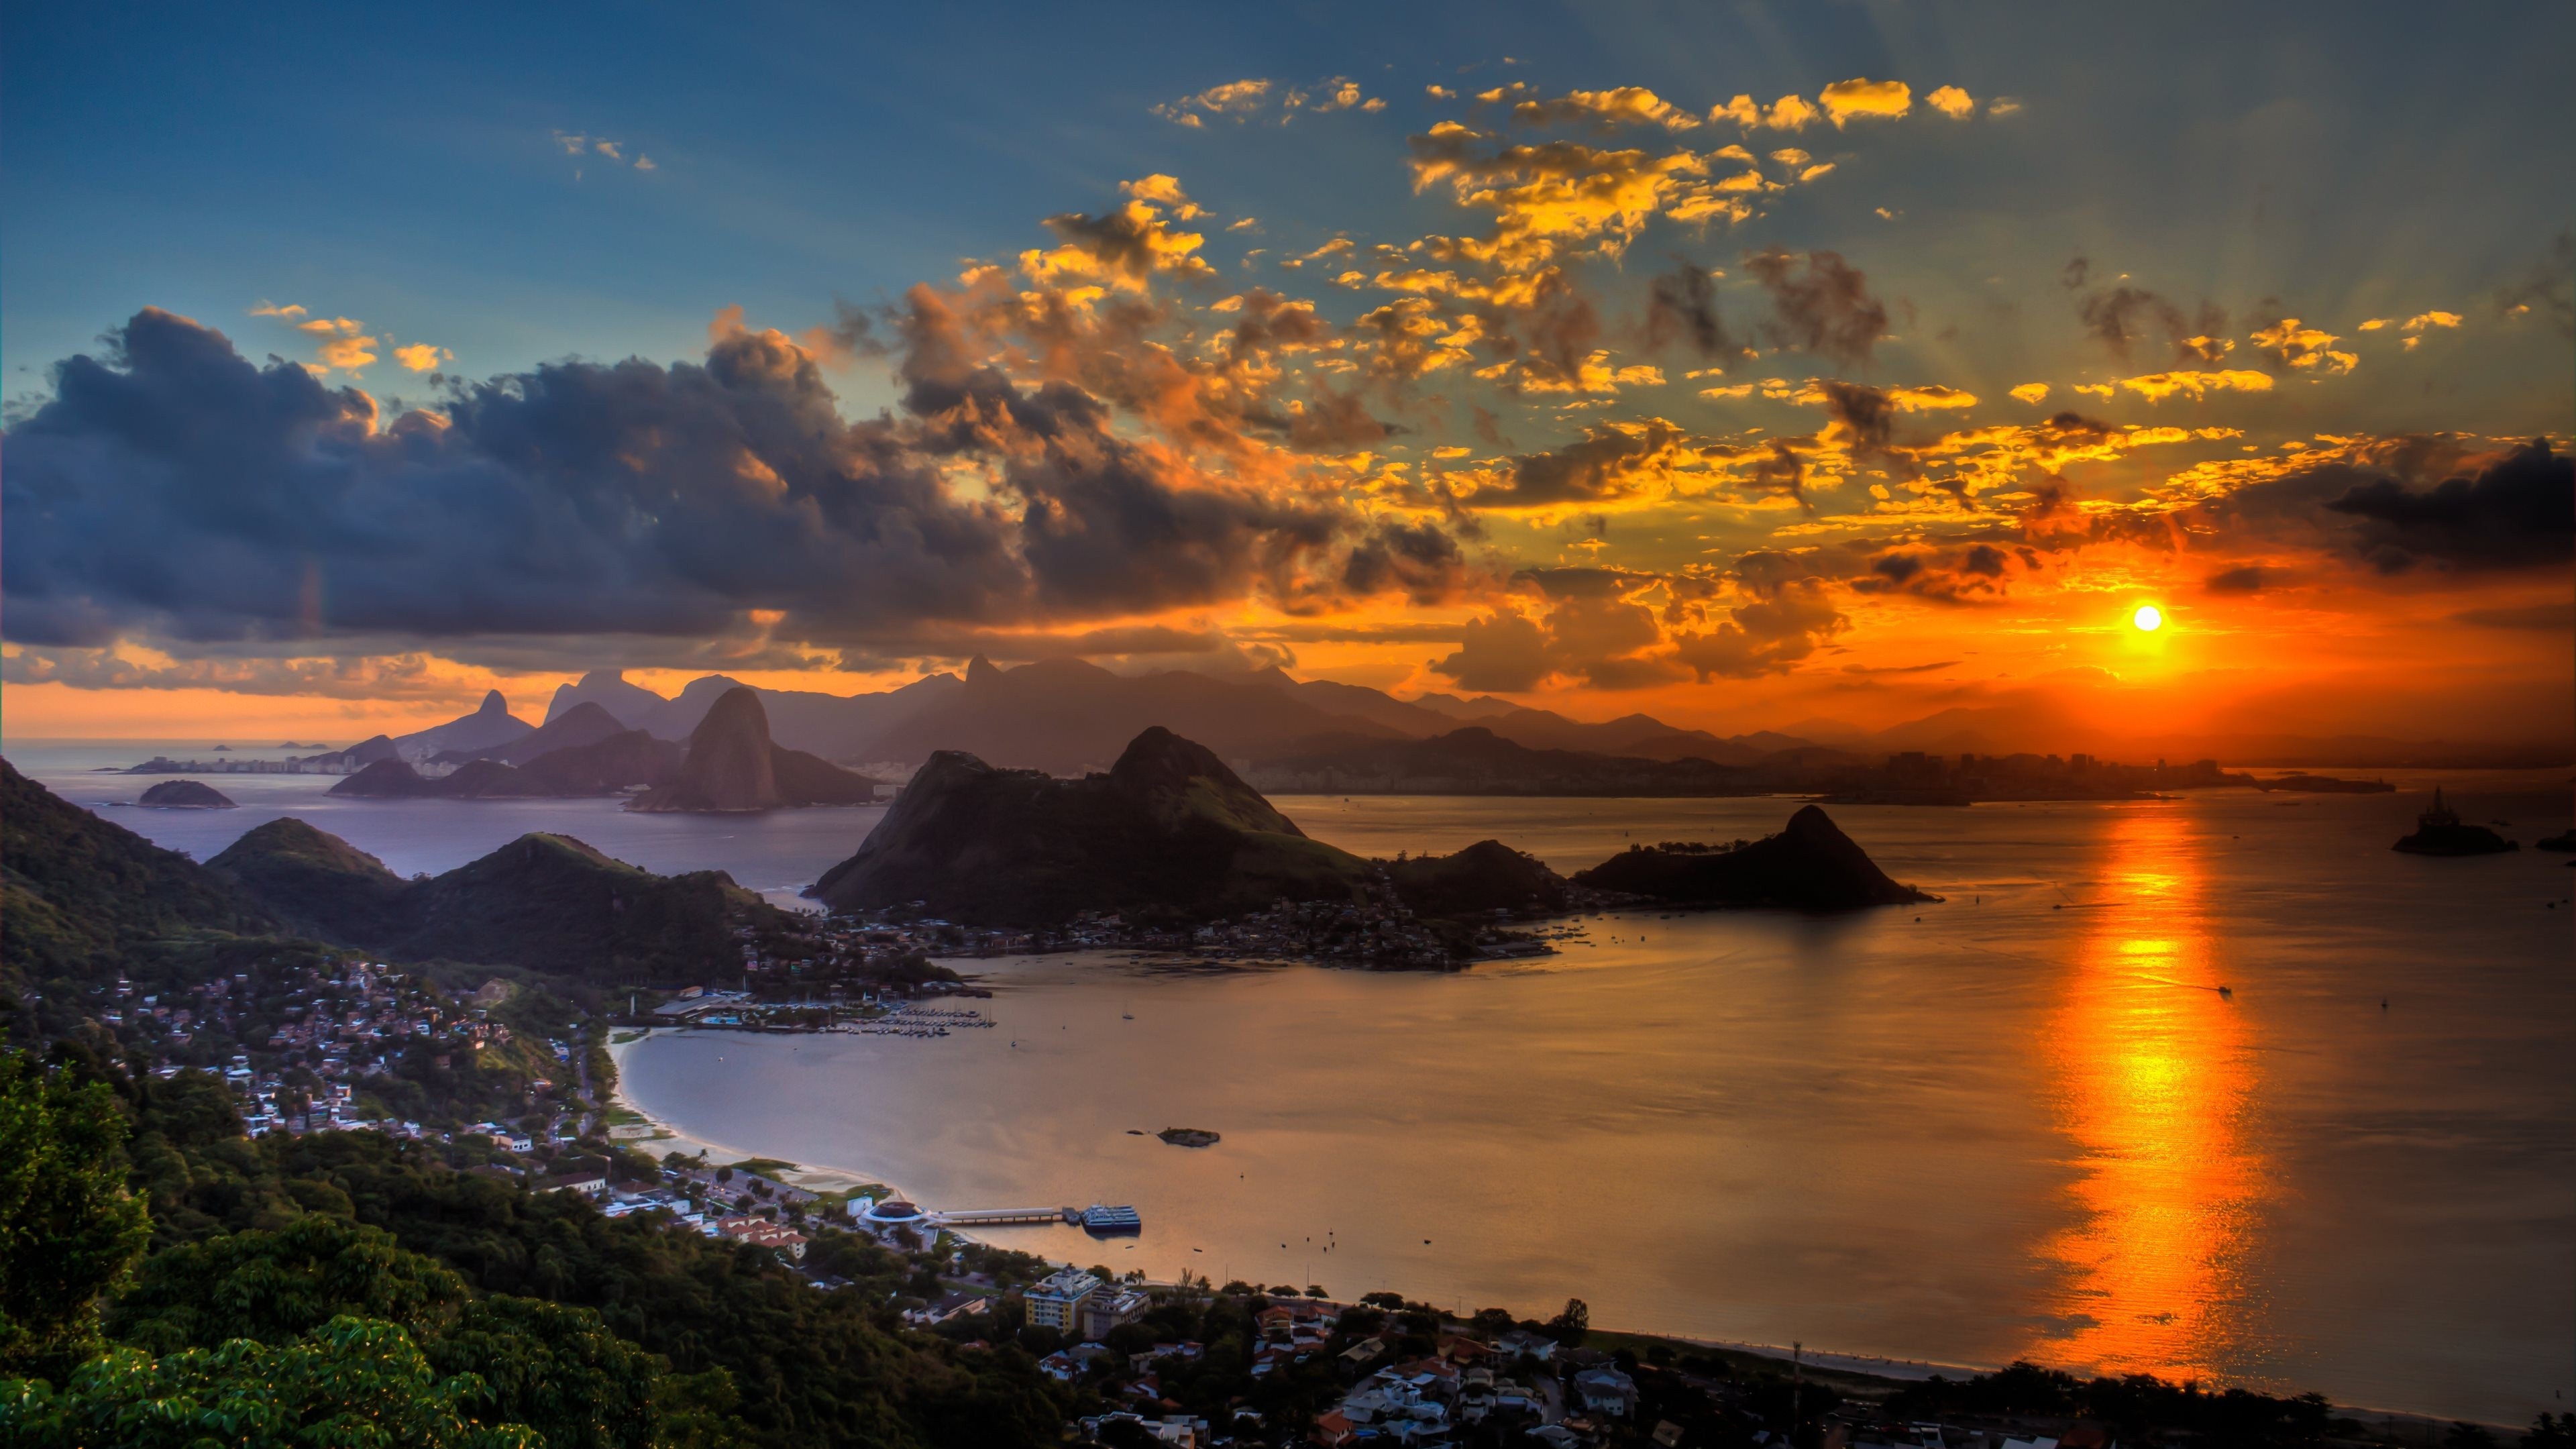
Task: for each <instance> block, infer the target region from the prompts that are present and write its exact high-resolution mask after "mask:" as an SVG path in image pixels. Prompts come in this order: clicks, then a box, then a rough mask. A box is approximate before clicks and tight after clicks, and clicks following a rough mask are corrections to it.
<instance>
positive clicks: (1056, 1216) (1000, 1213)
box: [932, 1203, 1145, 1233]
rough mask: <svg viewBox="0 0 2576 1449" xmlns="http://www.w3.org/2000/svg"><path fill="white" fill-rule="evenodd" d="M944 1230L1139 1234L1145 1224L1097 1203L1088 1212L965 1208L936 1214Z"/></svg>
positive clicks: (1126, 1211) (1126, 1210) (1124, 1209)
mask: <svg viewBox="0 0 2576 1449" xmlns="http://www.w3.org/2000/svg"><path fill="white" fill-rule="evenodd" d="M932 1216H933V1217H934V1218H935V1219H936V1220H937V1222H938V1224H939V1226H941V1227H944V1228H998V1227H1012V1226H1037V1225H1040V1224H1046V1223H1065V1224H1068V1225H1069V1226H1072V1227H1077V1228H1080V1229H1082V1230H1083V1231H1085V1232H1089V1233H1135V1232H1142V1231H1144V1227H1145V1220H1144V1218H1143V1217H1141V1216H1140V1215H1138V1213H1137V1211H1136V1210H1135V1209H1134V1208H1132V1207H1128V1206H1126V1205H1124V1204H1121V1205H1119V1206H1116V1207H1110V1206H1107V1205H1104V1204H1101V1203H1093V1204H1092V1205H1091V1206H1089V1207H1087V1208H1078V1207H1052V1208H1036V1207H1028V1208H961V1209H959V1210H958V1211H955V1212H944V1213H934V1214H932Z"/></svg>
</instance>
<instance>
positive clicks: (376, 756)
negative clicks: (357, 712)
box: [304, 735, 402, 770]
mask: <svg viewBox="0 0 2576 1449" xmlns="http://www.w3.org/2000/svg"><path fill="white" fill-rule="evenodd" d="M401 758H402V751H401V749H399V748H398V747H396V746H395V744H394V740H393V736H391V735H370V736H368V737H367V738H365V739H363V740H360V741H359V742H358V743H356V744H354V745H351V746H349V747H348V748H347V749H345V750H332V751H330V752H329V753H327V754H320V755H307V756H305V757H304V762H305V763H306V764H308V765H321V766H324V767H326V768H334V769H342V770H358V769H364V768H365V767H367V766H369V765H372V764H374V763H375V762H376V761H378V760H398V759H401Z"/></svg>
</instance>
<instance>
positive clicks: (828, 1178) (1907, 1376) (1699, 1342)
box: [608, 1027, 2527, 1433]
mask: <svg viewBox="0 0 2576 1449" xmlns="http://www.w3.org/2000/svg"><path fill="white" fill-rule="evenodd" d="M683 1030H686V1028H683V1027H645V1028H641V1029H640V1030H639V1031H638V1034H637V1035H636V1036H634V1037H633V1038H631V1039H629V1040H627V1041H625V1042H617V1041H615V1040H613V1039H612V1041H611V1042H610V1044H609V1047H608V1053H609V1059H610V1060H611V1061H613V1062H615V1063H617V1067H618V1073H617V1086H616V1088H615V1089H614V1091H613V1092H612V1093H611V1102H612V1105H614V1106H616V1107H618V1108H620V1109H623V1110H624V1111H627V1112H630V1113H632V1114H634V1115H635V1116H636V1117H637V1118H639V1119H641V1120H642V1121H643V1122H645V1123H646V1124H648V1125H650V1126H651V1127H652V1128H653V1130H654V1132H655V1133H656V1134H658V1135H656V1136H654V1137H651V1138H641V1139H628V1140H627V1141H625V1142H623V1143H621V1144H620V1145H624V1146H635V1147H638V1148H639V1149H640V1148H641V1147H642V1146H644V1145H645V1144H652V1143H662V1144H669V1145H668V1146H667V1147H665V1148H664V1150H665V1151H684V1150H685V1151H703V1152H705V1153H706V1154H707V1156H708V1160H710V1161H719V1162H722V1161H741V1160H743V1159H745V1158H748V1157H753V1156H756V1155H757V1154H754V1153H750V1152H745V1151H743V1150H741V1149H739V1148H735V1147H731V1146H728V1145H726V1144H724V1143H720V1142H716V1141H713V1140H712V1139H709V1138H704V1137H700V1136H697V1135H695V1134H693V1133H689V1132H685V1131H682V1130H681V1129H679V1128H678V1127H676V1126H674V1125H673V1124H671V1123H669V1122H667V1121H664V1120H663V1119H662V1118H659V1117H656V1116H654V1115H653V1114H652V1113H650V1112H647V1111H645V1110H644V1109H643V1108H642V1107H641V1106H639V1105H637V1104H636V1102H635V1100H634V1099H633V1098H631V1097H629V1096H628V1095H627V1094H626V1070H625V1053H626V1052H627V1050H628V1049H629V1048H632V1047H635V1046H638V1045H640V1044H642V1043H643V1042H644V1041H645V1040H647V1039H648V1038H650V1037H652V1036H653V1035H654V1034H655V1033H657V1032H677V1031H683ZM612 1140H615V1139H612ZM657 1156H658V1154H657ZM774 1175H775V1176H777V1177H779V1178H780V1179H782V1180H784V1181H787V1182H791V1183H793V1184H794V1185H795V1186H798V1187H808V1188H815V1189H818V1190H822V1191H834V1192H837V1191H842V1190H845V1189H847V1188H851V1187H859V1186H864V1185H869V1184H874V1185H876V1186H880V1187H883V1188H885V1189H886V1190H887V1191H889V1192H891V1193H894V1194H896V1195H898V1196H903V1195H904V1192H903V1188H902V1187H901V1186H900V1185H899V1184H897V1183H894V1182H890V1181H888V1180H887V1179H886V1178H885V1177H884V1176H883V1175H882V1174H876V1173H862V1172H858V1171H856V1170H854V1169H850V1168H846V1167H834V1166H811V1165H807V1164H804V1163H799V1164H798V1165H797V1169H796V1170H795V1171H794V1172H782V1173H777V1174H774ZM940 1231H942V1232H944V1233H947V1234H949V1235H950V1236H952V1237H955V1238H957V1239H958V1240H960V1241H963V1242H971V1243H980V1244H984V1245H985V1246H988V1247H989V1246H995V1244H994V1243H992V1241H991V1240H989V1239H986V1238H981V1237H977V1236H976V1235H974V1234H972V1233H967V1232H961V1231H959V1230H958V1229H956V1228H951V1227H943V1228H942V1229H941V1230H940ZM1001 1246H1007V1244H1003V1245H1001ZM1048 1261H1051V1262H1052V1261H1055V1260H1053V1259H1049V1260H1048ZM1065 1266H1068V1267H1072V1266H1078V1265H1077V1264H1074V1263H1072V1262H1071V1261H1070V1260H1067V1261H1066V1263H1065ZM1145 1286H1147V1287H1159V1288H1176V1287H1178V1286H1179V1285H1178V1284H1175V1283H1168V1282H1163V1281H1160V1280H1156V1279H1150V1278H1149V1279H1147V1280H1146V1284H1145ZM1594 1331H1595V1332H1598V1333H1602V1334H1605V1335H1607V1336H1609V1337H1611V1338H1631V1339H1642V1340H1649V1341H1653V1342H1661V1343H1672V1344H1683V1345H1688V1346H1690V1347H1694V1348H1704V1349H1715V1350H1720V1351H1723V1352H1728V1353H1741V1354H1750V1355H1753V1356H1755V1357H1758V1358H1765V1359H1771V1360H1774V1361H1776V1362H1779V1363H1782V1364H1788V1363H1791V1362H1796V1363H1799V1364H1802V1365H1803V1366H1804V1367H1805V1368H1807V1369H1808V1370H1809V1371H1812V1372H1819V1373H1830V1374H1849V1375H1855V1376H1859V1377H1863V1378H1872V1379H1878V1380H1882V1381H1885V1382H1888V1383H1891V1384H1919V1383H1924V1382H1927V1381H1929V1380H1931V1379H1932V1378H1935V1377H1942V1378H1948V1379H1951V1380H1953V1381H1957V1380H1960V1379H1964V1378H1968V1377H1972V1376H1974V1375H1977V1374H1983V1373H1993V1372H1996V1371H1997V1370H1999V1369H2001V1368H2002V1367H2004V1365H2001V1364H1983V1365H1980V1364H1967V1363H1950V1362H1944V1361H1940V1360H1932V1359H1909V1358H1895V1357H1890V1356H1887V1355H1882V1354H1867V1353H1837V1352H1834V1351H1832V1350H1829V1349H1807V1350H1803V1351H1799V1352H1794V1353H1793V1351H1792V1350H1791V1349H1790V1348H1789V1347H1788V1346H1787V1345H1785V1344H1767V1343H1744V1342H1737V1341H1733V1340H1727V1339H1714V1338H1693V1337H1690V1336H1688V1335H1684V1334H1674V1333H1659V1332H1656V1331H1654V1330H1651V1329H1631V1328H1606V1327H1605V1328H1599V1329H1596V1330H1594ZM2041 1366H2042V1367H2044V1368H2053V1367H2060V1366H2058V1365H2048V1364H2043V1365H2041ZM2064 1371H2065V1372H2067V1373H2071V1374H2075V1375H2077V1376H2078V1377H2089V1376H2091V1375H2092V1374H2093V1372H2094V1371H2090V1370H2083V1369H2072V1368H2069V1369H2065V1370H2064ZM2333 1408H2334V1411H2335V1412H2336V1413H2338V1414H2341V1415H2344V1416H2345V1417H2349V1418H2355V1419H2360V1420H2363V1421H2364V1422H2368V1423H2376V1424H2381V1425H2385V1426H2388V1427H2391V1428H2396V1427H2399V1426H2404V1427H2406V1428H2410V1429H2411V1428H2415V1427H2422V1428H2424V1429H2426V1430H2427V1431H2428V1432H2431V1431H2434V1430H2439V1429H2442V1428H2445V1427H2447V1426H2449V1425H2450V1424H2452V1423H2455V1422H2461V1421H2460V1420H2458V1418H2457V1417H2456V1416H2452V1415H2439V1414H2427V1413H2424V1412H2422V1411H2420V1410H2414V1409H2391V1408H2378V1407H2372V1406H2366V1405H2359V1404H2343V1403H2337V1404H2335V1405H2333ZM2468 1422H2486V1426H2487V1427H2488V1428H2491V1429H2497V1430H2502V1431H2507V1432H2513V1433H2518V1432H2520V1431H2521V1430H2522V1429H2523V1428H2525V1427H2527V1426H2525V1425H2521V1424H2506V1423H2502V1422H2488V1421H2477V1420H2471V1421H2468Z"/></svg>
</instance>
